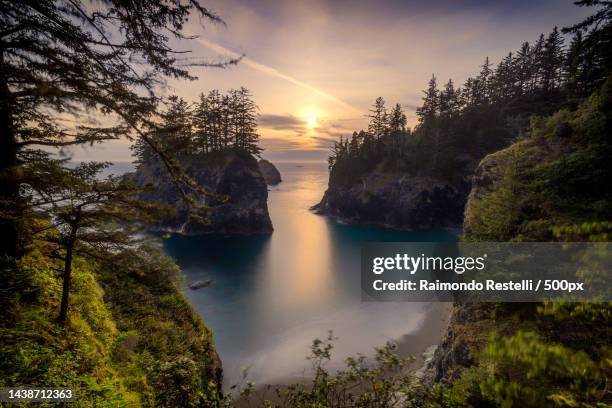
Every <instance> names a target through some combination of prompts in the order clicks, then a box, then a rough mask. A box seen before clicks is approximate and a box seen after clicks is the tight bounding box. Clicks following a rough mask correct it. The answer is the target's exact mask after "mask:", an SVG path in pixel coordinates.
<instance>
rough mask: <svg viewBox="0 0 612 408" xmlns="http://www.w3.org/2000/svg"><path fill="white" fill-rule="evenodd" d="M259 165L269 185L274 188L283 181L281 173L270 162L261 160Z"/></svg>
mask: <svg viewBox="0 0 612 408" xmlns="http://www.w3.org/2000/svg"><path fill="white" fill-rule="evenodd" d="M257 164H258V165H259V170H261V174H263V177H264V179H265V180H266V183H267V184H268V185H270V186H273V185H275V184H278V183H280V182H281V181H282V180H281V175H280V172H279V171H278V169H277V168H276V167H275V166H274V165H273V164H272V163H270V162H269V161H268V160H266V159H259V162H258V163H257Z"/></svg>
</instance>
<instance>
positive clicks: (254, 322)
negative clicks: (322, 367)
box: [165, 162, 455, 386]
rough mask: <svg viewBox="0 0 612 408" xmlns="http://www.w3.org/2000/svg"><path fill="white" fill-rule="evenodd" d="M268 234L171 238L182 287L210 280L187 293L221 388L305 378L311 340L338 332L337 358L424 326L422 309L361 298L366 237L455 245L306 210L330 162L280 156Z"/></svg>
mask: <svg viewBox="0 0 612 408" xmlns="http://www.w3.org/2000/svg"><path fill="white" fill-rule="evenodd" d="M276 164H277V167H278V168H279V170H280V172H281V175H282V178H283V182H282V183H281V184H279V185H278V187H272V188H271V191H270V193H269V198H268V206H269V211H270V216H271V218H272V223H273V224H274V233H273V234H272V235H271V236H268V237H212V236H207V237H197V238H193V237H191V238H186V237H178V236H176V237H172V238H170V239H168V240H167V241H166V242H165V248H166V251H167V253H168V254H169V255H171V256H172V257H174V258H175V259H176V261H177V262H178V264H179V265H180V266H181V267H182V268H183V270H184V273H185V275H186V283H189V282H192V281H194V280H199V279H210V280H212V282H213V283H212V285H211V286H210V287H207V288H202V289H199V290H196V291H194V290H190V289H185V294H186V295H187V297H188V298H189V300H190V301H191V303H192V304H193V306H194V307H195V309H196V310H197V311H198V313H200V315H201V316H202V318H203V319H204V321H205V322H206V324H207V325H208V326H209V327H211V328H212V329H213V331H214V333H215V343H216V347H217V350H218V352H219V354H220V355H221V359H222V361H223V367H224V375H225V380H224V382H225V385H226V386H229V385H231V384H234V383H236V382H237V381H239V379H240V377H241V373H242V371H243V369H245V368H248V377H249V378H250V379H253V380H255V381H256V382H258V383H267V382H274V381H280V380H284V379H287V378H289V379H299V378H302V377H303V376H304V369H305V368H307V367H308V362H307V361H306V360H305V356H306V355H307V354H308V346H309V345H310V343H311V341H312V340H313V339H314V338H315V337H323V336H325V335H326V334H327V331H328V330H330V329H333V330H334V334H335V335H336V336H337V337H339V340H338V341H337V342H336V346H337V349H338V352H337V354H336V356H337V357H338V358H339V360H340V358H344V357H346V356H347V355H349V354H351V355H352V354H355V353H358V352H362V353H369V352H371V351H372V349H373V347H375V346H380V345H382V344H384V343H385V342H386V341H387V340H389V339H397V338H400V337H401V336H403V335H405V334H407V333H410V332H413V331H415V330H417V329H418V327H419V325H420V324H422V320H423V308H424V307H425V305H423V304H416V303H399V304H397V303H362V302H360V287H359V285H360V248H361V244H362V243H363V242H368V241H452V240H455V236H454V235H453V234H452V233H450V232H447V231H440V230H438V231H421V232H413V233H406V232H398V231H390V230H384V229H377V228H365V227H354V226H348V225H342V224H339V223H337V222H334V221H332V220H330V219H328V218H326V217H323V216H318V215H316V214H313V213H312V212H311V211H309V207H310V206H312V205H313V204H316V203H317V202H318V201H319V200H320V199H321V197H322V195H323V192H324V190H325V188H326V185H327V175H328V174H327V164H326V163H324V162H284V163H283V162H279V163H276Z"/></svg>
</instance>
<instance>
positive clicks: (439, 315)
mask: <svg viewBox="0 0 612 408" xmlns="http://www.w3.org/2000/svg"><path fill="white" fill-rule="evenodd" d="M452 308H453V303H452V302H435V303H429V304H427V305H426V306H425V308H424V310H423V313H424V317H423V321H422V324H421V325H420V326H419V328H418V329H416V330H415V331H414V332H412V333H407V334H405V335H403V336H402V337H401V338H400V339H398V340H397V342H396V344H397V349H396V350H395V352H396V353H397V354H398V355H401V356H409V355H412V356H414V361H413V362H412V363H411V364H410V367H409V370H410V371H411V372H412V373H413V375H415V377H419V376H422V373H423V372H424V370H425V368H426V364H427V361H426V356H425V355H426V354H427V355H429V356H431V355H433V351H435V349H434V348H433V347H436V348H437V347H438V346H439V344H440V342H441V341H442V339H443V337H444V334H445V332H446V329H447V328H448V324H449V323H450V318H451V314H452ZM305 380H306V381H308V379H305ZM290 384H292V381H289V379H286V381H285V380H281V381H277V382H275V383H274V384H261V385H258V386H256V387H255V389H254V390H253V392H252V393H251V398H250V400H249V401H247V400H245V399H244V398H240V397H237V393H236V391H237V390H233V391H232V393H236V395H235V397H237V400H236V406H237V407H249V406H251V405H250V403H253V402H257V401H262V400H263V399H266V398H267V399H270V400H271V401H272V402H275V401H276V400H277V397H276V393H275V390H276V389H277V388H278V389H282V388H284V387H286V386H288V385H290Z"/></svg>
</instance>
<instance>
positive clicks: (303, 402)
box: [226, 332, 419, 408]
mask: <svg viewBox="0 0 612 408" xmlns="http://www.w3.org/2000/svg"><path fill="white" fill-rule="evenodd" d="M333 340H334V337H333V334H332V333H331V332H330V333H329V335H328V337H327V339H325V340H320V339H315V340H314V341H313V343H312V346H311V349H310V356H309V357H308V360H309V361H310V362H311V364H312V380H311V381H310V382H309V383H297V384H291V385H288V386H286V387H278V388H276V389H274V392H273V394H274V397H272V398H269V397H268V396H267V394H266V392H264V393H262V394H259V395H258V394H257V393H256V392H255V385H254V384H253V383H251V382H247V383H246V385H244V386H243V388H242V389H241V390H240V395H241V401H243V402H246V403H248V404H251V403H252V402H253V403H255V404H257V406H262V407H279V408H280V407H291V408H328V407H329V408H332V407H363V408H366V407H367V408H370V407H379V408H382V407H389V408H390V407H412V406H418V405H415V404H417V398H418V395H419V394H418V385H417V382H416V381H415V378H414V377H413V375H412V374H411V373H410V371H409V369H408V366H409V364H410V363H411V362H412V361H413V359H412V357H401V356H399V355H397V354H396V353H395V352H394V351H393V348H392V346H391V345H390V344H387V345H386V346H385V347H382V348H379V349H376V355H375V356H374V358H373V361H372V360H369V359H367V358H366V357H365V356H362V355H359V356H357V357H349V358H348V359H346V368H345V369H343V370H340V371H338V372H335V373H334V372H331V371H330V370H329V369H327V368H326V363H328V362H329V361H330V360H331V357H332V350H333V343H332V342H333ZM268 390H269V388H268ZM226 404H227V405H229V404H231V400H227V401H226Z"/></svg>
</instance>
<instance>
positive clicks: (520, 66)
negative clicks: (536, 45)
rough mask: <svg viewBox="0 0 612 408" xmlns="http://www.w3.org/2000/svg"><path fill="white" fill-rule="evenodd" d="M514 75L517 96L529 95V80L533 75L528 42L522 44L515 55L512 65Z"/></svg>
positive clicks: (531, 57)
mask: <svg viewBox="0 0 612 408" xmlns="http://www.w3.org/2000/svg"><path fill="white" fill-rule="evenodd" d="M512 66H513V68H514V72H515V74H516V80H517V83H516V89H517V94H518V95H524V94H526V93H530V92H531V91H532V90H533V89H531V88H530V84H531V79H532V76H533V75H534V62H533V51H532V49H531V46H530V45H529V43H528V42H524V43H523V45H522V46H521V49H520V50H519V51H518V52H517V53H516V57H515V59H514V62H513V64H512Z"/></svg>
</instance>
